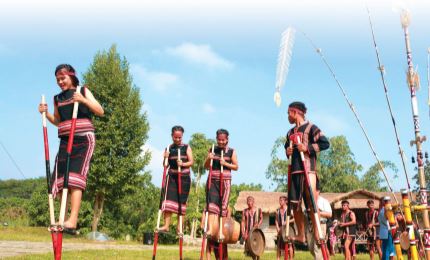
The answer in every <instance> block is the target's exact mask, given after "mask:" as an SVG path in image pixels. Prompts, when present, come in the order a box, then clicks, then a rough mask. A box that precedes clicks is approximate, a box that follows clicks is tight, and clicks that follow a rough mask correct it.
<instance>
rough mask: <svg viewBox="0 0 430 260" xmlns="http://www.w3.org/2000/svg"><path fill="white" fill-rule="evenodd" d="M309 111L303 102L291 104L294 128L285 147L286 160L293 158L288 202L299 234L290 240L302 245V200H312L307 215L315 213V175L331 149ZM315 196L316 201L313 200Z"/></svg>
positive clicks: (303, 227)
mask: <svg viewBox="0 0 430 260" xmlns="http://www.w3.org/2000/svg"><path fill="white" fill-rule="evenodd" d="M306 112H307V108H306V106H305V104H304V103H302V102H292V103H291V104H290V105H289V107H288V121H289V122H290V124H294V125H295V126H294V127H293V128H292V129H290V130H289V131H288V133H287V136H286V142H285V146H284V147H285V151H286V155H287V157H288V158H290V157H291V165H290V167H291V185H290V186H291V187H290V188H289V191H288V192H289V195H290V197H289V198H288V199H289V200H290V202H291V204H292V208H293V212H294V220H295V222H296V225H297V235H296V236H294V237H292V238H291V240H292V241H293V242H294V243H296V244H301V245H305V243H306V237H305V234H306V232H305V222H304V214H303V211H302V208H301V202H302V198H303V197H304V196H305V198H309V200H307V199H305V200H304V202H305V206H306V209H307V210H308V212H310V211H311V210H313V209H312V207H313V204H314V203H316V201H317V200H318V194H317V192H316V183H317V182H318V175H317V172H316V161H317V154H318V153H319V152H320V151H323V150H326V149H328V148H329V147H330V143H329V141H328V139H327V138H326V137H325V136H324V134H323V133H322V131H321V130H320V129H319V128H318V127H317V126H316V125H314V124H312V123H311V122H310V121H307V120H306V119H305V114H306ZM297 140H299V142H298V141H297ZM290 143H292V145H290ZM301 154H303V155H304V156H303V157H304V158H303V159H304V161H302V157H301ZM305 174H306V175H307V176H305ZM307 180H309V183H307ZM309 185H310V187H311V188H312V194H309V192H308V187H309ZM312 197H313V201H312V200H311V199H312ZM311 202H313V203H311ZM317 211H318V210H317ZM314 213H315V214H316V216H315V214H314V216H313V218H315V217H317V218H318V219H319V211H318V212H314ZM318 224H319V223H318ZM314 233H315V237H316V238H317V241H319V240H320V238H319V237H318V230H316V229H315V228H314Z"/></svg>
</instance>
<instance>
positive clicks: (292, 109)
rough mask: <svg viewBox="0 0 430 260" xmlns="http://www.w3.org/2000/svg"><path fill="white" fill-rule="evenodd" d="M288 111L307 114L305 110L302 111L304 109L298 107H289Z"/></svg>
mask: <svg viewBox="0 0 430 260" xmlns="http://www.w3.org/2000/svg"><path fill="white" fill-rule="evenodd" d="M288 111H295V112H297V113H299V114H301V115H304V114H305V113H303V111H302V110H300V109H297V108H295V107H289V108H288Z"/></svg>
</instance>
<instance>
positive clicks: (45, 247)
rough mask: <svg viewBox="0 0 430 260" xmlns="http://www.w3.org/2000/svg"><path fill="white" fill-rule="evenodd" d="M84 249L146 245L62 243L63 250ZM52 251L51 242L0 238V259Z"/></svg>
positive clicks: (145, 247)
mask: <svg viewBox="0 0 430 260" xmlns="http://www.w3.org/2000/svg"><path fill="white" fill-rule="evenodd" d="M86 249H100V250H101V249H122V250H124V249H125V250H148V249H152V246H148V245H118V244H112V243H109V242H107V243H106V242H100V243H67V242H66V243H63V250H65V251H71V250H86ZM49 252H52V243H51V242H26V241H5V240H0V259H2V258H5V257H10V256H19V255H26V254H42V253H49Z"/></svg>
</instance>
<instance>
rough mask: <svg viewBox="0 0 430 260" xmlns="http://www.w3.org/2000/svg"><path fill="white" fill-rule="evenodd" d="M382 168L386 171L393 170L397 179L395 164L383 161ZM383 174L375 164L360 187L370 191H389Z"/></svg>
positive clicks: (363, 177) (364, 176)
mask: <svg viewBox="0 0 430 260" xmlns="http://www.w3.org/2000/svg"><path fill="white" fill-rule="evenodd" d="M381 163H382V166H383V167H384V169H387V168H388V169H391V170H392V171H393V172H394V173H395V175H394V178H397V171H398V169H397V167H396V165H395V164H394V163H392V162H390V161H382V162H381ZM381 174H382V172H381V169H380V168H379V164H378V163H375V164H374V165H372V166H371V167H370V168H369V169H368V170H367V171H366V173H365V174H364V175H363V176H362V177H361V179H360V183H361V185H360V187H361V188H362V189H365V190H369V191H387V190H388V189H387V187H386V186H384V184H385V178H383V177H382V176H381Z"/></svg>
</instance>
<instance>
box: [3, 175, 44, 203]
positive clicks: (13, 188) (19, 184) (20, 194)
mask: <svg viewBox="0 0 430 260" xmlns="http://www.w3.org/2000/svg"><path fill="white" fill-rule="evenodd" d="M40 185H45V187H46V178H44V177H39V178H35V179H25V180H14V179H11V180H4V181H0V198H8V197H16V198H24V199H29V198H30V197H31V194H32V193H33V191H34V190H35V189H36V188H37V187H39V186H40ZM45 190H46V188H45Z"/></svg>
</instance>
